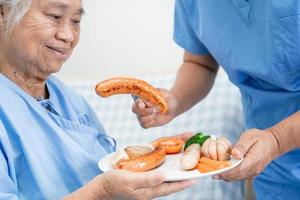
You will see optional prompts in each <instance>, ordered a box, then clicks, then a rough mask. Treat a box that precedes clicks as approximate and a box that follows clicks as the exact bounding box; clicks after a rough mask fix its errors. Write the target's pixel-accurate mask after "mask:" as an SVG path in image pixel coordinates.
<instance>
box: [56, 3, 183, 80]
mask: <svg viewBox="0 0 300 200" xmlns="http://www.w3.org/2000/svg"><path fill="white" fill-rule="evenodd" d="M83 3H84V8H85V10H86V15H85V16H84V18H83V21H82V34H81V41H80V42H79V45H78V46H77V48H76V49H75V52H74V54H73V55H72V57H71V58H70V59H69V60H68V62H67V63H66V64H65V65H64V66H63V69H62V70H61V72H59V74H58V76H59V77H61V78H62V79H64V80H88V79H90V80H99V79H103V78H107V77H110V76H120V75H127V76H136V77H138V76H144V75H147V74H150V75H158V74H170V73H176V71H177V69H178V67H179V65H180V62H181V60H182V53H183V50H182V49H181V48H180V47H179V46H177V45H176V44H175V42H174V41H173V15H174V0H84V1H83Z"/></svg>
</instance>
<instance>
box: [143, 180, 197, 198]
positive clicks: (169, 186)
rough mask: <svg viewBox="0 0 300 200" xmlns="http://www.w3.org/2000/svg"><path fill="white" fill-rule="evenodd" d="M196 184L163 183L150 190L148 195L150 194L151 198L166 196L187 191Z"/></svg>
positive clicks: (192, 182) (188, 182)
mask: <svg viewBox="0 0 300 200" xmlns="http://www.w3.org/2000/svg"><path fill="white" fill-rule="evenodd" d="M195 183H196V181H195V180H188V181H180V182H169V183H163V184H160V185H157V186H154V187H152V188H151V189H150V190H148V193H150V194H149V196H151V197H152V198H156V197H161V196H166V195H169V194H172V193H175V192H179V191H182V190H184V189H187V188H189V187H191V186H193V185H194V184H195Z"/></svg>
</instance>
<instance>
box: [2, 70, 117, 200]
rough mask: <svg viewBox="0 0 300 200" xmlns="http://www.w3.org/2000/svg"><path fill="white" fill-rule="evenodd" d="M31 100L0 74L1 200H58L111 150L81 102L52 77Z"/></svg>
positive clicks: (86, 177) (111, 145)
mask: <svg viewBox="0 0 300 200" xmlns="http://www.w3.org/2000/svg"><path fill="white" fill-rule="evenodd" d="M47 87H48V90H49V93H50V98H49V99H46V100H42V101H40V102H38V101H36V100H35V99H34V98H33V97H31V96H30V95H28V94H27V93H25V92H24V91H23V90H22V89H20V88H19V87H18V86H17V85H15V84H14V82H12V81H11V80H9V79H8V78H6V77H5V76H4V75H2V74H0V91H1V92H0V199H1V200H2V199H3V200H13V199H51V200H54V199H60V198H61V197H63V196H65V195H67V194H68V193H71V192H73V191H74V190H76V189H78V188H79V187H81V186H82V185H84V184H85V183H86V182H88V181H89V180H91V179H92V178H93V177H95V176H97V175H98V174H100V173H101V171H100V170H99V169H98V167H97V162H98V160H99V159H100V158H101V157H103V156H104V155H106V154H107V153H109V152H112V151H113V150H114V148H115V144H114V140H113V139H112V138H110V137H108V136H106V135H105V132H104V129H103V128H102V126H101V124H100V123H99V121H98V119H97V117H96V115H95V113H94V112H93V110H92V109H91V108H90V107H89V105H88V104H87V103H86V102H85V100H84V99H83V98H82V97H80V96H79V95H77V94H76V93H74V92H73V91H72V90H71V89H69V88H68V87H66V86H65V85H64V84H63V83H61V82H60V81H59V80H57V79H56V78H55V77H53V76H51V77H50V78H49V80H48V81H47Z"/></svg>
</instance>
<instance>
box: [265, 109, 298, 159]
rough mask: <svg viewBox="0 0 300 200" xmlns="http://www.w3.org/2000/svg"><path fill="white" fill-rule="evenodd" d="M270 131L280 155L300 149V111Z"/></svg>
mask: <svg viewBox="0 0 300 200" xmlns="http://www.w3.org/2000/svg"><path fill="white" fill-rule="evenodd" d="M268 130H269V131H270V132H271V133H272V134H273V135H274V137H275V139H276V141H277V144H278V150H279V153H280V154H284V153H286V152H288V151H290V150H293V149H295V148H298V147H300V111H298V112H296V113H295V114H293V115H291V116H290V117H288V118H286V119H284V120H283V121H281V122H279V123H278V124H276V125H275V126H273V127H271V128H269V129H268Z"/></svg>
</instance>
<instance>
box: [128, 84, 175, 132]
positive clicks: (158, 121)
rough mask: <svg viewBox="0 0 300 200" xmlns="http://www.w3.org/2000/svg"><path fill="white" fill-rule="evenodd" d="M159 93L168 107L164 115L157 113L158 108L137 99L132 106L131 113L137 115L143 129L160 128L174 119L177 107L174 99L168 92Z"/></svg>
mask: <svg viewBox="0 0 300 200" xmlns="http://www.w3.org/2000/svg"><path fill="white" fill-rule="evenodd" d="M159 91H160V92H161V94H162V95H163V97H164V99H165V101H166V103H167V105H168V111H167V112H166V113H161V112H159V108H157V107H156V106H153V105H151V104H150V103H149V102H147V101H144V100H142V99H138V100H137V101H135V102H134V103H133V105H132V112H134V113H135V114H136V115H137V118H138V120H139V122H140V125H141V126H142V127H143V128H150V127H155V126H161V125H164V124H166V123H168V122H170V121H171V120H172V119H173V118H174V117H176V110H177V107H178V102H177V99H176V97H175V96H174V95H173V94H172V93H171V92H170V91H168V90H165V89H159Z"/></svg>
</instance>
